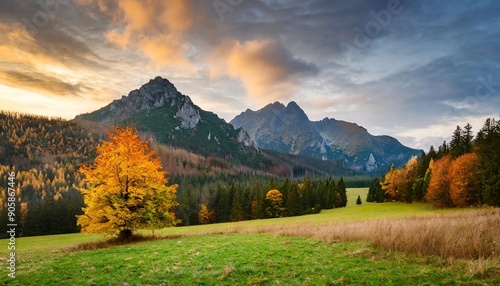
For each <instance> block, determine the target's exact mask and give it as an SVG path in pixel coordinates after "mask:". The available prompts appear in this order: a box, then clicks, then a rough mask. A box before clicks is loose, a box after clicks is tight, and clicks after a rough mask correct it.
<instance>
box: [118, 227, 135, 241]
mask: <svg viewBox="0 0 500 286" xmlns="http://www.w3.org/2000/svg"><path fill="white" fill-rule="evenodd" d="M118 237H119V238H120V239H123V240H128V239H129V238H131V237H132V231H131V230H130V229H123V230H121V231H120V234H118Z"/></svg>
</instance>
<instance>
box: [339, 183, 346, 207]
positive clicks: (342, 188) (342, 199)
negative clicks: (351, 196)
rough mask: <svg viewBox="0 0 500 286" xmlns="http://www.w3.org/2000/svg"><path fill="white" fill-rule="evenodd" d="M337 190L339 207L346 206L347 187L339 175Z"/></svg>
mask: <svg viewBox="0 0 500 286" xmlns="http://www.w3.org/2000/svg"><path fill="white" fill-rule="evenodd" d="M337 190H338V192H339V195H340V207H345V206H347V189H346V187H345V184H344V178H342V177H340V180H339V183H338V187H337Z"/></svg>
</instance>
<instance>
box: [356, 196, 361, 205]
mask: <svg viewBox="0 0 500 286" xmlns="http://www.w3.org/2000/svg"><path fill="white" fill-rule="evenodd" d="M356 204H357V205H361V196H360V195H358V199H356Z"/></svg>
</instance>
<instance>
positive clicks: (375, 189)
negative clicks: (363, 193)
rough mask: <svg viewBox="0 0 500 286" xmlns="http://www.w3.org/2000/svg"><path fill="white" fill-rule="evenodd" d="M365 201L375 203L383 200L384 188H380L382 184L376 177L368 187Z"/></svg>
mask: <svg viewBox="0 0 500 286" xmlns="http://www.w3.org/2000/svg"><path fill="white" fill-rule="evenodd" d="M366 201H367V202H377V203H381V202H383V201H384V190H383V189H382V185H381V184H380V180H379V179H378V178H375V179H373V182H372V184H371V185H370V188H369V189H368V195H367V197H366Z"/></svg>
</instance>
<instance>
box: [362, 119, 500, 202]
mask: <svg viewBox="0 0 500 286" xmlns="http://www.w3.org/2000/svg"><path fill="white" fill-rule="evenodd" d="M499 164H500V121H498V120H495V119H494V118H488V119H487V120H486V121H485V123H484V125H483V127H482V128H481V129H480V131H479V132H478V133H477V135H476V136H474V134H473V132H472V126H471V125H470V124H467V125H465V126H464V127H463V128H462V127H460V126H457V128H456V129H455V131H454V132H453V135H452V138H451V141H450V142H449V143H447V142H446V141H445V142H443V144H442V145H441V146H439V147H438V150H437V151H436V150H435V149H434V147H433V146H431V147H430V150H429V152H427V153H425V152H424V153H423V154H422V155H421V156H420V157H418V158H416V157H414V158H411V159H410V160H409V161H408V163H407V164H406V166H404V167H403V168H400V169H397V168H394V167H391V169H390V170H389V172H388V173H387V174H386V175H385V176H384V178H383V180H382V181H381V182H378V181H377V180H378V179H376V180H374V182H373V184H372V186H371V187H370V191H369V193H368V198H367V201H377V202H380V201H402V202H408V203H411V202H413V201H425V202H428V203H431V204H433V205H435V206H439V207H466V206H477V205H490V206H500V168H499Z"/></svg>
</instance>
